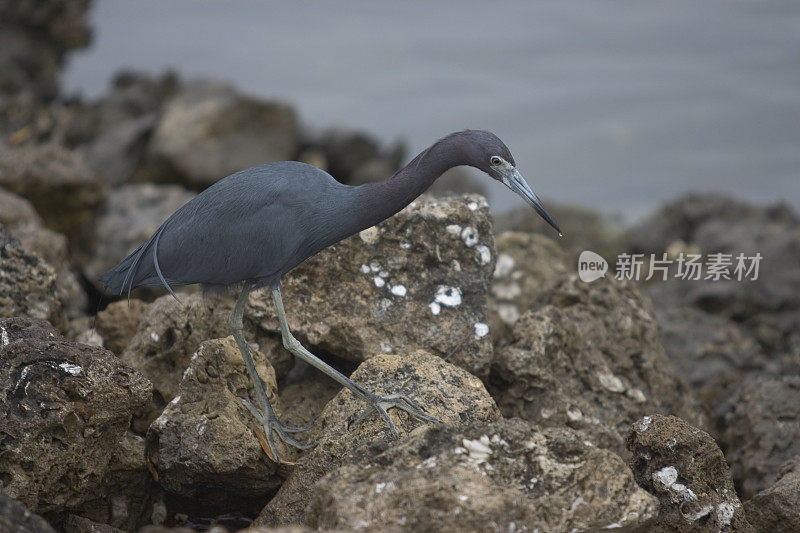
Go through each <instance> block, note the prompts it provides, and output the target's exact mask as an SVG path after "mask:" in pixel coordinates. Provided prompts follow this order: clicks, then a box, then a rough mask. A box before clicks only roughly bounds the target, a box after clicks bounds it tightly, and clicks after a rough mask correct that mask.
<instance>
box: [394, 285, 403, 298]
mask: <svg viewBox="0 0 800 533" xmlns="http://www.w3.org/2000/svg"><path fill="white" fill-rule="evenodd" d="M390 292H391V293H392V294H394V295H395V296H400V297H401V298H402V297H403V296H405V295H406V292H407V291H406V288H405V286H404V285H392V288H391V289H390Z"/></svg>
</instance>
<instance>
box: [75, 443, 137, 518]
mask: <svg viewBox="0 0 800 533" xmlns="http://www.w3.org/2000/svg"><path fill="white" fill-rule="evenodd" d="M144 451H145V447H144V439H143V438H142V437H140V436H139V435H135V434H134V433H132V432H131V431H125V433H124V434H123V435H122V438H121V439H119V441H118V442H117V444H116V448H115V449H114V451H113V454H112V455H111V460H110V461H109V463H108V469H107V472H106V474H105V476H104V477H103V479H102V481H101V485H100V487H99V488H98V489H97V490H96V491H95V494H94V496H95V497H94V498H90V499H88V500H87V501H86V502H85V503H83V504H82V505H81V506H80V507H78V508H77V509H76V511H77V512H78V513H79V514H80V515H81V516H82V517H84V518H85V519H91V520H92V521H94V522H97V523H99V524H101V525H103V526H105V527H106V528H111V529H110V530H108V529H103V530H101V531H108V532H109V533H112V532H113V529H114V528H119V529H122V530H125V531H135V530H136V528H137V527H138V526H139V524H141V523H142V522H143V521H144V520H145V515H146V514H147V512H148V510H149V509H148V505H150V502H149V501H148V499H149V495H150V486H149V484H150V479H151V473H150V470H149V466H148V465H147V463H146V462H145V458H144ZM67 523H69V520H68V521H67Z"/></svg>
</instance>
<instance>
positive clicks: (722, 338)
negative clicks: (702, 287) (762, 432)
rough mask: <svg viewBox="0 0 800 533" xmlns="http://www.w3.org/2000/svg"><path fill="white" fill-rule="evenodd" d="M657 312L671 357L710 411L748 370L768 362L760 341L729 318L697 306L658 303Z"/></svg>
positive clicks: (723, 399) (761, 366)
mask: <svg viewBox="0 0 800 533" xmlns="http://www.w3.org/2000/svg"><path fill="white" fill-rule="evenodd" d="M654 312H655V317H656V318H657V320H658V324H659V326H660V329H661V343H662V345H663V346H664V351H665V352H666V353H667V356H668V357H669V360H670V361H671V362H672V364H673V365H675V369H676V370H677V371H678V374H679V375H681V376H683V377H684V379H686V381H687V382H688V384H689V386H690V388H691V389H692V391H693V392H694V393H695V394H696V395H697V399H698V400H699V401H700V403H701V404H702V405H704V406H707V407H708V408H709V410H710V411H711V412H713V411H715V410H717V409H718V408H719V406H720V405H721V404H722V403H723V402H724V401H725V399H726V398H727V397H728V396H729V394H730V391H731V389H732V388H733V387H734V386H735V385H736V384H737V383H739V382H740V381H741V380H742V378H743V376H744V375H745V374H746V373H747V372H750V371H752V370H753V369H757V368H763V367H764V365H765V364H766V361H765V356H764V354H763V353H762V351H761V348H760V347H759V346H758V344H757V343H756V342H755V341H754V340H753V338H752V337H751V336H750V335H749V334H748V333H747V332H746V331H744V330H743V329H742V328H741V327H739V326H738V325H737V324H736V323H735V322H733V321H732V320H730V319H727V318H725V317H722V316H719V315H714V314H711V313H706V312H705V311H701V310H699V309H696V308H694V307H672V306H662V305H656V306H654Z"/></svg>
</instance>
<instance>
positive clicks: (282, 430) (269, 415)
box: [242, 398, 319, 464]
mask: <svg viewBox="0 0 800 533" xmlns="http://www.w3.org/2000/svg"><path fill="white" fill-rule="evenodd" d="M242 403H243V404H244V406H245V407H247V409H248V410H249V411H250V413H251V414H252V415H253V417H254V418H255V419H256V421H257V422H258V423H259V425H260V426H261V427H262V428H264V440H266V444H267V447H268V448H269V451H267V449H265V450H264V451H265V452H267V455H269V456H270V459H272V460H273V461H275V462H276V463H278V464H281V463H282V462H284V461H281V459H280V456H279V455H278V450H277V448H276V447H275V440H274V437H273V435H274V434H277V435H278V436H279V437H280V438H281V440H282V441H283V442H285V443H286V444H288V445H289V446H294V447H295V448H297V449H299V450H307V449H309V448H313V447H314V446H316V444H317V442H318V441H319V439H316V440H313V441H311V442H302V441H299V440H297V439H295V438H294V437H292V436H290V435H289V434H290V433H302V432H303V431H308V430H309V429H311V428H312V427H314V422H311V423H310V424H308V425H307V426H298V427H293V426H285V425H283V424H282V423H281V422H280V420H278V417H277V416H276V415H275V411H273V410H272V406H270V405H269V404H268V405H267V408H266V410H265V412H261V411H259V409H258V408H257V407H256V406H255V405H253V402H251V401H250V400H248V399H247V398H242ZM259 440H261V439H259ZM263 445H264V443H263V442H262V447H263ZM286 464H295V463H286Z"/></svg>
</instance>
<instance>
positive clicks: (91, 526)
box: [64, 514, 123, 533]
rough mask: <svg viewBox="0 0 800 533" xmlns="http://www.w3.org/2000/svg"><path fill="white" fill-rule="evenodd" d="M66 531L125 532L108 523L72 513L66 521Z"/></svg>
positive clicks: (84, 532) (88, 532)
mask: <svg viewBox="0 0 800 533" xmlns="http://www.w3.org/2000/svg"><path fill="white" fill-rule="evenodd" d="M64 531H65V533H123V531H122V530H121V529H119V528H116V527H114V526H109V525H108V524H102V523H100V522H94V521H93V520H89V519H88V518H84V517H82V516H78V515H74V514H71V515H69V517H67V520H66V521H65V522H64Z"/></svg>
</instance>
